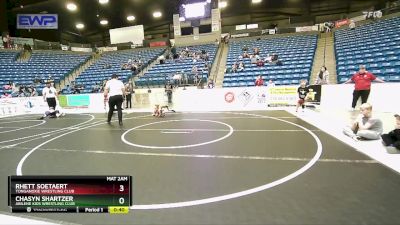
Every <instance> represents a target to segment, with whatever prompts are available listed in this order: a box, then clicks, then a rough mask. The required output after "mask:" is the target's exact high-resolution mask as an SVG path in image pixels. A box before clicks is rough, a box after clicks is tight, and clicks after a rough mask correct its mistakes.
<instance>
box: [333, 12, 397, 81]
mask: <svg viewBox="0 0 400 225" xmlns="http://www.w3.org/2000/svg"><path fill="white" fill-rule="evenodd" d="M399 27H400V18H399V17H396V18H391V19H385V20H381V21H376V22H373V23H369V24H365V25H361V26H358V27H356V28H355V29H353V30H351V29H342V30H338V31H336V32H335V36H334V37H335V54H336V60H337V61H336V62H337V74H338V82H339V83H342V82H344V81H346V80H347V79H349V78H350V77H351V76H352V75H353V74H354V72H356V71H357V70H358V66H359V65H361V64H365V65H366V67H367V70H368V71H370V72H372V73H374V74H375V75H376V76H378V77H382V78H384V80H386V81H390V82H399V80H397V79H396V78H395V77H396V75H399V70H400V62H399V57H400V28H399Z"/></svg>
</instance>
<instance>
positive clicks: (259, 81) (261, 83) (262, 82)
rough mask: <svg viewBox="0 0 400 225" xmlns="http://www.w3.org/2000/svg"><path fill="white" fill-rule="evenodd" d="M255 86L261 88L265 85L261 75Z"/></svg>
mask: <svg viewBox="0 0 400 225" xmlns="http://www.w3.org/2000/svg"><path fill="white" fill-rule="evenodd" d="M254 84H255V86H257V87H260V86H263V85H264V80H263V78H262V76H261V75H259V76H258V77H257V79H256V81H255V82H254Z"/></svg>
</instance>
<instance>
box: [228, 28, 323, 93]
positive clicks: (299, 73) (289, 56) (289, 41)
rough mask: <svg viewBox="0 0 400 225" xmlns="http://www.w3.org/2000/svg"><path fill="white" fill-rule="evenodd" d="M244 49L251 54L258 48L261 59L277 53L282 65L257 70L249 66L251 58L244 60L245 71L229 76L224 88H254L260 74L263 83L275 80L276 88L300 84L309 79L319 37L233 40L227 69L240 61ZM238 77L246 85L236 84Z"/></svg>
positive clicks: (251, 65) (253, 66)
mask: <svg viewBox="0 0 400 225" xmlns="http://www.w3.org/2000/svg"><path fill="white" fill-rule="evenodd" d="M245 46H246V47H247V48H248V49H249V51H248V52H249V53H252V49H253V48H254V47H258V48H259V49H260V57H261V58H262V59H264V58H265V57H266V56H267V54H272V53H276V54H278V56H279V60H280V61H281V62H282V63H283V65H270V64H268V63H266V64H265V66H264V67H257V66H256V65H255V64H251V63H250V59H248V58H245V59H243V62H244V64H245V69H244V71H241V72H237V73H233V72H228V73H226V74H225V76H224V82H223V87H238V86H254V81H255V80H256V78H257V76H258V75H262V76H263V79H264V80H270V79H271V80H273V81H274V82H275V84H276V85H289V84H298V83H299V80H301V79H307V80H308V79H309V77H310V73H311V67H312V63H313V59H314V54H315V49H316V46H317V36H316V35H294V36H287V37H279V38H269V39H260V40H256V39H251V40H233V41H231V42H230V49H229V53H228V58H227V64H226V66H227V68H231V66H232V64H233V63H234V62H235V61H237V60H238V58H239V56H240V55H242V53H243V50H242V48H243V47H245ZM235 78H239V79H240V80H244V81H246V82H236V80H235ZM266 84H267V82H265V85H266Z"/></svg>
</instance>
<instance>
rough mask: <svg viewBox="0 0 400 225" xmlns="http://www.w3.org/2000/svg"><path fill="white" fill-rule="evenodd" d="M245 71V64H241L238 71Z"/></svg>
mask: <svg viewBox="0 0 400 225" xmlns="http://www.w3.org/2000/svg"><path fill="white" fill-rule="evenodd" d="M243 70H244V63H243V62H240V63H239V66H238V71H243Z"/></svg>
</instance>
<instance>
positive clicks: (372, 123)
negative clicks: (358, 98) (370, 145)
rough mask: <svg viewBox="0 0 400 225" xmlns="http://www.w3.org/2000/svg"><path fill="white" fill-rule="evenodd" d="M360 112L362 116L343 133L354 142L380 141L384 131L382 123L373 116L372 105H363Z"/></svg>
mask: <svg viewBox="0 0 400 225" xmlns="http://www.w3.org/2000/svg"><path fill="white" fill-rule="evenodd" d="M360 110H361V114H360V115H359V116H358V117H357V119H356V120H355V121H354V122H353V123H352V124H351V126H348V127H345V128H344V129H343V133H344V134H345V135H347V136H349V137H351V138H353V139H354V140H363V139H365V140H378V139H379V138H380V136H381V134H382V130H383V126H382V121H381V120H380V119H378V118H375V117H373V116H372V105H371V104H369V103H364V104H362V105H361V107H360Z"/></svg>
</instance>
